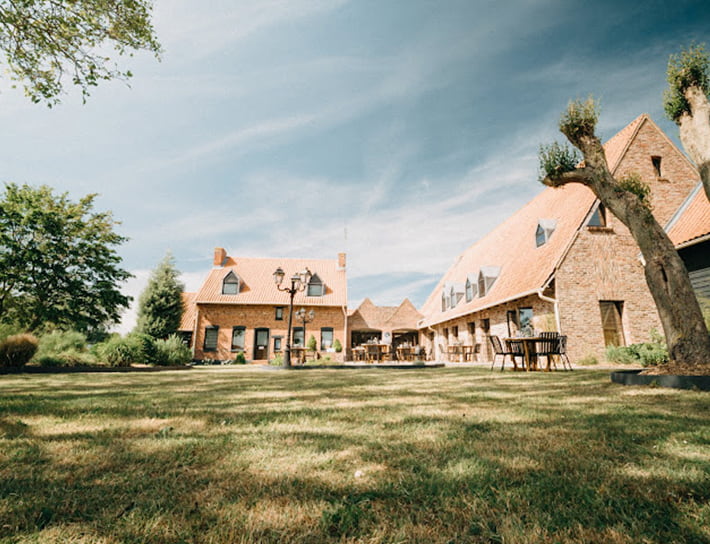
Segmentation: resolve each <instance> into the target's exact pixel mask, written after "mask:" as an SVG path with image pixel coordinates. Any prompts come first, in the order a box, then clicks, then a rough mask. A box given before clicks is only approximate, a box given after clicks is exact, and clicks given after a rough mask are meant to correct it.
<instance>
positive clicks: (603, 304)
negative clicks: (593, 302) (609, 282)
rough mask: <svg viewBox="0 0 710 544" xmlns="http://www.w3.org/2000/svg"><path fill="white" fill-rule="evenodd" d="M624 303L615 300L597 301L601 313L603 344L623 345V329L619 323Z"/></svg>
mask: <svg viewBox="0 0 710 544" xmlns="http://www.w3.org/2000/svg"><path fill="white" fill-rule="evenodd" d="M623 307H624V303H623V302H621V301H616V300H608V301H601V300H600V301H599V309H600V310H601V314H602V330H603V331H604V345H605V346H623V345H624V343H625V342H624V331H623V328H622V324H621V313H622V311H623Z"/></svg>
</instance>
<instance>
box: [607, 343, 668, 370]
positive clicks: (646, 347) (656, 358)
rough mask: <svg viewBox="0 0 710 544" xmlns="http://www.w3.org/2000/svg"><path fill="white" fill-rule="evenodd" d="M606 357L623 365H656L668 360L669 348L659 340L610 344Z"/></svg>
mask: <svg viewBox="0 0 710 544" xmlns="http://www.w3.org/2000/svg"><path fill="white" fill-rule="evenodd" d="M606 358H607V361H609V362H611V363H618V364H623V365H628V364H640V365H641V366H644V367H646V366H655V365H661V364H663V363H666V362H668V348H667V347H666V345H665V344H662V343H659V342H645V343H642V344H631V345H630V346H626V347H621V346H620V347H617V346H609V347H607V348H606Z"/></svg>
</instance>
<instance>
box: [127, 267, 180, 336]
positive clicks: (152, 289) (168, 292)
mask: <svg viewBox="0 0 710 544" xmlns="http://www.w3.org/2000/svg"><path fill="white" fill-rule="evenodd" d="M179 276H180V272H179V271H178V270H177V269H176V268H175V262H174V260H173V257H172V255H171V254H170V253H168V254H167V255H166V256H165V258H164V259H163V260H162V261H161V262H160V264H158V267H157V268H156V269H155V270H153V272H152V273H151V275H150V279H149V280H148V285H147V286H146V288H145V290H144V291H143V293H141V296H140V299H139V301H138V323H137V325H136V332H140V333H143V334H148V335H150V336H152V337H153V338H167V337H168V336H170V335H171V334H175V333H176V332H177V330H178V328H179V327H180V319H181V318H182V312H183V304H182V292H183V291H184V290H185V286H184V285H183V284H182V283H181V282H180V280H179V279H178V277H179Z"/></svg>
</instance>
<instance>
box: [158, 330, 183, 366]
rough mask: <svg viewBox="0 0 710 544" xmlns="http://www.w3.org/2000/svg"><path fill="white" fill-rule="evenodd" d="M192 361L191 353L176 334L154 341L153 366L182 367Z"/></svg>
mask: <svg viewBox="0 0 710 544" xmlns="http://www.w3.org/2000/svg"><path fill="white" fill-rule="evenodd" d="M191 360H192V352H191V351H190V348H188V347H187V346H186V345H185V344H184V343H183V341H182V338H180V337H179V336H178V335H177V334H173V335H171V336H169V337H168V338H166V339H164V340H163V339H161V340H156V341H155V359H154V360H153V364H156V365H161V366H183V365H186V364H188V363H189V362H190V361H191Z"/></svg>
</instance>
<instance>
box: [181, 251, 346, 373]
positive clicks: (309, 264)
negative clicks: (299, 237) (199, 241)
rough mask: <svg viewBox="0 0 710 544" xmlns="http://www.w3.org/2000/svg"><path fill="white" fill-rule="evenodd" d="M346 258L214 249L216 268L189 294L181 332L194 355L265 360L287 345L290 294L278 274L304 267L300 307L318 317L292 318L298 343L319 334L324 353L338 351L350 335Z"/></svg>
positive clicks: (297, 297) (297, 299)
mask: <svg viewBox="0 0 710 544" xmlns="http://www.w3.org/2000/svg"><path fill="white" fill-rule="evenodd" d="M345 265H346V257H345V254H344V253H340V254H338V257H337V259H333V260H316V259H255V258H246V257H230V256H228V255H227V252H226V251H225V250H224V249H223V248H216V249H215V252H214V261H213V268H212V270H210V272H209V274H208V275H207V278H206V279H205V281H204V283H203V284H202V287H201V288H200V290H199V291H197V292H196V293H184V294H183V301H184V303H185V311H184V313H183V319H182V324H181V326H180V332H181V333H182V334H183V335H184V336H185V337H186V338H187V341H188V343H189V344H190V345H191V347H192V348H193V353H194V358H195V359H200V360H203V359H218V360H228V359H234V358H235V357H236V355H237V353H243V354H244V356H245V357H246V359H248V360H253V361H266V360H268V359H271V358H273V357H274V356H276V355H279V354H280V353H282V352H283V350H284V349H285V347H286V336H287V329H288V310H289V294H288V293H285V292H283V291H279V290H278V289H277V288H276V285H275V284H274V278H273V274H274V271H275V270H276V269H277V268H279V267H280V268H281V269H283V271H284V273H285V277H286V282H287V281H288V278H290V277H291V276H292V275H294V274H297V273H299V272H301V271H303V270H305V269H308V270H309V271H310V273H311V276H310V281H309V283H308V285H307V286H305V289H304V290H303V291H301V292H299V293H296V295H295V298H294V308H295V310H300V309H301V308H303V309H304V310H305V313H306V314H309V313H310V311H311V310H313V319H312V320H311V321H310V322H308V323H307V324H306V323H302V322H300V323H299V321H297V320H296V318H295V317H294V322H293V331H294V332H293V339H294V342H293V344H294V345H295V346H299V347H303V346H304V345H305V342H307V340H308V338H310V336H311V335H313V336H314V337H315V338H316V342H317V346H318V349H319V351H321V352H326V353H332V356H333V358H334V359H337V358H340V357H342V355H341V354H340V353H336V352H335V347H334V346H335V344H336V340H337V343H339V344H340V345H341V346H345V345H346V343H345V339H346V338H347V330H346V323H347V279H346V269H345Z"/></svg>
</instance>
